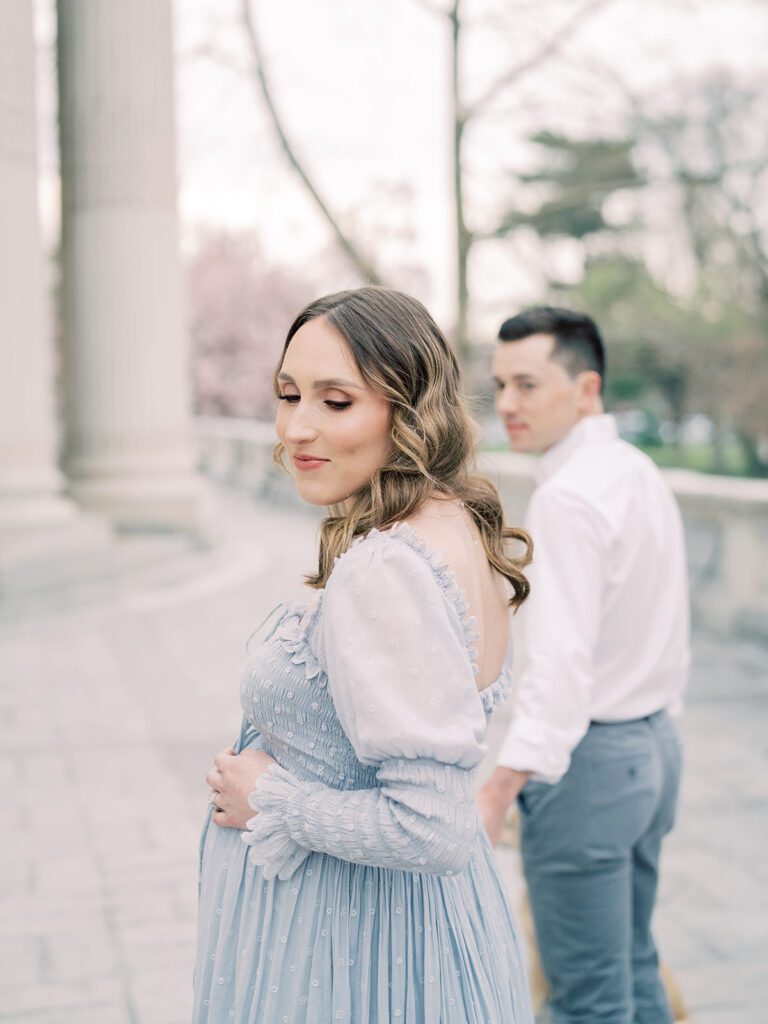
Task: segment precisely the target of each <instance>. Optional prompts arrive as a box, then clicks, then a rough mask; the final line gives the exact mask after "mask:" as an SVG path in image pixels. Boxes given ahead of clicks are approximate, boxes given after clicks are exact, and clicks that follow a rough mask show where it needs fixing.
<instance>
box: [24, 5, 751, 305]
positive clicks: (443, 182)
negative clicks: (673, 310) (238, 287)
mask: <svg viewBox="0 0 768 1024" xmlns="http://www.w3.org/2000/svg"><path fill="white" fill-rule="evenodd" d="M430 2H431V3H432V5H433V6H438V5H439V4H440V3H441V2H445V0H430ZM582 5H583V0H578V2H576V0H536V2H533V0H465V3H464V7H465V10H466V12H467V15H468V17H469V18H471V19H472V21H473V23H475V28H474V29H473V31H472V32H471V33H468V35H467V40H466V42H467V45H466V50H465V78H466V88H467V92H468V95H470V96H472V95H477V94H478V93H480V92H482V89H483V87H484V86H485V85H487V84H488V83H489V82H490V81H492V80H493V79H494V78H495V77H496V75H497V74H498V73H499V71H501V70H502V69H503V68H504V67H505V66H507V65H508V64H509V63H511V62H513V61H516V60H520V59H521V58H523V57H525V56H526V55H527V54H529V53H531V52H532V51H533V50H535V49H536V48H537V46H538V45H540V43H541V40H543V39H544V38H546V37H547V34H548V33H549V32H551V31H552V28H553V27H554V26H556V25H558V24H561V23H562V21H563V20H564V19H565V18H567V17H568V16H569V13H571V12H573V11H574V10H575V9H577V8H579V7H580V6H582ZM36 6H37V13H38V19H37V27H38V40H39V47H40V56H41V60H40V88H39V103H40V109H41V123H40V141H41V202H42V206H43V211H44V217H45V223H46V233H47V237H48V239H49V240H50V239H51V237H52V235H53V234H55V225H56V214H55V210H56V202H57V169H56V159H55V132H54V128H53V125H54V110H55V100H54V94H53V84H52V83H53V75H52V51H53V33H54V19H53V14H52V9H53V4H52V0H36ZM254 7H258V22H259V26H260V31H261V35H262V38H263V45H264V49H265V51H266V54H267V57H268V62H269V70H270V75H271V77H272V80H273V87H274V93H275V96H276V99H277V101H278V103H279V106H280V109H281V111H282V113H283V115H284V119H285V123H286V127H287V129H288V131H289V133H290V135H291V137H292V138H293V139H294V140H295V142H296V145H297V148H298V149H299V150H300V152H301V154H302V156H303V157H304V158H305V159H306V161H307V164H308V165H309V167H310V168H311V169H312V171H313V173H314V174H315V176H316V177H317V180H318V182H319V184H320V186H321V187H322V189H323V190H324V191H325V192H326V194H327V195H328V196H329V199H330V201H331V203H333V204H334V205H335V206H336V207H338V208H339V209H341V210H342V211H346V212H347V213H348V214H349V215H350V216H353V217H354V219H355V221H356V222H357V223H358V224H360V225H361V226H362V230H363V232H364V236H365V239H366V241H367V243H368V244H369V246H370V247H371V248H372V250H373V251H374V254H376V253H377V252H379V253H383V254H384V259H385V260H386V259H389V258H392V257H397V258H401V259H403V260H404V261H409V262H415V263H420V264H422V265H424V266H425V268H426V269H427V272H428V276H429V282H430V286H429V294H428V295H424V296H422V297H424V298H426V299H428V301H429V302H430V304H431V305H432V307H433V309H435V311H436V312H437V314H438V315H448V313H447V311H448V297H449V294H450V288H451V283H452V265H453V260H452V246H451V230H452V216H453V215H452V208H451V202H450V163H449V153H450V125H449V119H448V107H447V98H448V88H447V87H448V62H447V61H448V46H447V43H448V39H447V35H446V27H445V23H444V20H443V19H441V18H438V17H435V16H433V15H431V14H429V13H428V12H427V11H426V10H425V9H424V7H423V5H422V4H421V3H419V0H261V2H259V3H258V5H256V4H254ZM238 8H239V0H176V3H175V4H174V16H175V32H176V51H177V53H176V58H177V59H176V88H177V134H178V141H179V184H180V191H179V207H180V213H181V221H182V230H183V239H184V244H185V246H187V247H189V246H190V245H192V244H193V243H194V237H195V234H196V232H197V231H198V230H199V229H200V228H201V227H202V226H204V225H208V226H212V225H213V226H216V225H221V226H228V227H230V228H233V229H250V228H252V229H254V230H256V231H257V232H258V233H259V235H260V236H261V238H262V241H263V244H264V247H265V249H266V251H267V252H268V254H269V255H270V257H271V258H273V259H275V260H279V261H281V262H284V263H285V264H286V265H287V266H288V267H291V266H296V267H299V266H302V265H303V264H304V263H305V262H306V261H307V260H310V259H312V257H313V256H316V255H317V254H318V253H320V252H322V250H323V248H324V246H326V245H327V242H328V235H327V232H326V229H325V228H324V226H323V225H322V223H321V222H320V220H319V218H318V216H317V215H316V214H315V212H314V210H313V209H312V207H311V206H310V205H309V203H308V201H307V200H306V198H305V197H304V195H303V193H302V191H301V189H300V187H299V186H298V185H297V184H296V182H295V180H294V178H293V176H292V172H291V171H290V169H289V168H288V167H287V165H286V163H285V161H284V159H283V157H282V154H281V153H280V152H279V150H278V148H277V146H276V143H275V140H274V138H273V136H272V133H271V130H270V126H269V124H268V122H267V119H266V117H265V115H264V111H263V108H262V104H261V102H260V98H259V97H258V95H257V94H256V92H255V90H254V88H253V85H252V83H251V82H250V81H249V80H248V78H247V76H246V75H245V74H243V73H242V72H239V71H238V70H237V67H238V65H240V66H243V64H244V56H245V50H244V48H243V45H242V32H241V29H240V27H239V25H238V23H237V18H238ZM485 19H491V20H490V21H486V20H485ZM766 44H768V4H766V3H765V2H762V0H752V2H749V0H613V2H608V3H606V5H605V7H604V8H603V10H602V11H601V12H600V13H599V14H598V15H596V16H595V17H594V18H593V19H591V20H590V21H589V22H588V23H587V24H585V25H584V27H583V28H581V29H580V30H579V31H578V32H576V33H575V34H574V36H573V38H572V39H570V40H569V42H568V43H567V45H566V46H564V47H563V49H562V55H561V56H560V57H559V58H558V59H557V60H553V61H550V62H549V63H548V64H547V65H546V66H545V67H543V68H542V69H541V70H540V71H538V72H537V73H536V74H533V75H530V76H528V77H527V78H526V80H525V83H524V85H523V86H522V87H521V88H518V89H516V90H515V91H514V92H510V93H509V95H508V96H507V97H505V98H503V99H502V100H501V101H500V102H499V103H498V104H496V105H495V106H494V108H493V110H492V113H491V115H489V116H488V117H487V118H485V119H484V120H483V121H482V122H481V123H479V124H478V125H477V127H476V128H474V129H473V131H474V133H475V134H474V138H473V139H472V140H471V147H470V148H469V150H468V164H469V166H468V170H469V172H470V184H471V190H472V199H473V205H474V212H475V214H476V216H477V217H479V218H481V219H482V215H483V212H484V211H485V209H486V208H487V209H488V210H489V211H490V209H491V208H492V207H494V206H495V204H496V202H497V200H498V197H499V194H501V193H503V192H504V190H505V189H506V188H507V187H508V185H507V174H506V171H507V169H508V168H515V169H519V168H520V167H521V166H524V165H525V163H526V161H530V152H529V151H528V150H527V149H526V147H525V144H524V138H525V134H526V131H527V130H529V129H530V128H532V127H537V126H540V125H542V124H547V125H549V126H550V127H562V128H565V129H571V130H576V131H585V132H590V133H593V134H597V133H600V132H610V131H612V130H616V128H617V127H618V126H619V125H620V119H621V115H622V112H623V111H624V110H625V109H626V104H625V101H624V98H623V96H622V94H621V90H620V89H619V88H618V87H617V86H615V85H613V84H612V82H611V78H610V77H609V76H608V74H606V73H605V72H603V71H598V70H594V69H592V65H599V66H601V67H602V66H605V67H607V68H610V69H613V72H614V73H616V74H618V75H619V76H620V77H621V78H622V79H623V80H624V81H625V82H626V83H627V84H628V86H629V87H630V88H631V89H633V90H636V91H639V92H641V93H643V94H653V95H655V96H656V97H657V98H658V101H659V102H663V101H664V99H665V94H666V93H668V92H669V90H670V89H672V88H673V85H674V83H676V82H677V83H679V82H680V81H682V80H685V79H686V78H691V77H693V76H696V75H699V74H701V73H703V72H704V71H707V70H714V69H716V68H727V69H731V70H732V71H734V72H736V73H738V74H739V75H742V76H749V75H753V76H754V75H757V74H759V73H760V72H761V71H762V73H765V66H766V57H765V54H766ZM203 49H205V50H208V51H211V50H212V51H213V52H214V53H215V54H216V56H215V57H213V58H212V57H210V56H204V55H202V54H201V50H203ZM587 66H589V68H590V70H587ZM667 98H668V97H667ZM755 130H756V131H760V132H763V133H764V132H765V130H766V126H765V125H759V126H757V125H756V126H755ZM393 191H394V192H396V195H394V194H393ZM515 259H517V260H518V265H515ZM476 269H477V270H478V272H482V277H483V280H484V281H487V288H488V294H489V295H491V294H497V293H498V295H499V296H504V295H506V294H507V292H510V293H511V292H516V293H517V294H516V295H515V296H513V297H514V298H522V299H525V298H527V296H526V295H525V291H526V288H529V287H531V282H530V281H529V280H527V279H526V275H525V273H524V270H523V268H521V267H520V266H519V255H518V256H517V257H515V256H512V255H511V254H509V253H505V251H503V250H501V249H500V250H498V251H497V252H495V253H493V254H490V253H488V254H486V255H485V256H482V257H480V259H479V261H478V265H477V267H476ZM344 283H346V282H340V284H344Z"/></svg>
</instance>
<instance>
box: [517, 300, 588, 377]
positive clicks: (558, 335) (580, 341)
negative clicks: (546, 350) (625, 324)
mask: <svg viewBox="0 0 768 1024" xmlns="http://www.w3.org/2000/svg"><path fill="white" fill-rule="evenodd" d="M532 334H551V335H552V336H553V337H554V339H555V345H554V348H553V349H552V359H556V360H557V361H558V362H559V363H561V364H562V366H563V367H564V368H565V370H566V371H567V372H568V373H569V374H570V376H571V377H575V376H576V374H577V373H582V372H583V371H584V370H594V371H595V372H596V373H599V374H600V378H601V380H602V379H603V378H604V377H605V348H604V347H603V339H602V338H601V337H600V331H599V330H598V328H597V324H596V323H595V321H594V320H593V319H592V317H590V316H587V315H586V313H576V312H574V311H573V310H572V309H561V308H559V307H557V306H532V307H531V308H530V309H524V310H523V312H522V313H518V314H517V316H512V317H510V318H509V320H505V321H504V323H503V324H502V325H501V328H500V330H499V341H521V340H522V339H523V338H529V337H530V336H531V335H532Z"/></svg>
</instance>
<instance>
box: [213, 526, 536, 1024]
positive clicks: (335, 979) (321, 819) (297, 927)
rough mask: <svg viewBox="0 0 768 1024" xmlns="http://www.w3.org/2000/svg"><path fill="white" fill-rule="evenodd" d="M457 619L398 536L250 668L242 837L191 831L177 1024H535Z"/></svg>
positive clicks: (342, 574) (411, 545)
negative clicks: (486, 805)
mask: <svg viewBox="0 0 768 1024" xmlns="http://www.w3.org/2000/svg"><path fill="white" fill-rule="evenodd" d="M472 621H473V620H470V618H469V616H468V609H467V604H466V600H465V599H464V596H463V594H462V592H461V591H460V589H459V588H458V586H457V585H456V583H455V581H454V579H453V577H452V575H451V573H450V571H449V570H448V569H447V567H445V566H443V565H441V564H440V562H439V559H438V557H437V556H436V555H434V554H432V553H431V552H430V551H429V550H428V549H427V548H426V547H425V546H424V544H423V542H422V541H421V540H420V538H419V537H418V535H417V534H416V533H415V532H414V531H413V530H412V529H411V528H410V527H409V526H407V525H406V524H399V525H397V526H395V527H393V528H392V529H389V530H386V531H378V530H372V531H371V532H370V533H368V534H367V535H366V536H365V537H363V538H360V539H358V540H357V541H356V542H355V543H354V544H353V545H352V546H351V547H350V548H349V550H348V551H346V552H345V553H344V554H343V555H342V556H341V557H340V558H339V559H337V561H336V564H335V566H334V569H333V572H332V574H331V576H330V578H329V580H328V584H327V586H326V588H325V589H324V590H322V591H318V592H317V594H316V595H315V600H314V601H313V602H311V604H310V605H301V606H297V605H294V606H291V607H288V608H286V609H284V610H283V612H282V614H281V615H280V617H279V620H278V622H277V624H276V626H275V628H274V629H273V631H272V633H271V634H270V636H269V637H268V638H267V639H266V641H265V642H264V643H263V644H262V646H261V647H260V648H259V650H258V651H257V652H256V653H255V654H254V656H253V657H252V658H251V659H250V661H249V663H248V665H247V668H246V672H245V676H244V678H243V683H242V688H241V693H242V703H243V708H244V712H245V721H246V723H247V724H246V728H245V729H244V734H243V736H242V737H241V746H250V747H253V748H259V749H262V750H265V751H266V752H267V753H268V754H270V755H271V756H272V757H273V758H275V760H276V761H277V762H278V764H277V765H276V766H273V767H272V768H270V769H269V771H268V772H266V773H265V774H264V775H262V776H261V778H260V779H259V780H258V782H257V783H256V786H255V789H254V792H253V793H252V794H251V798H250V802H251V805H252V806H253V808H254V810H256V811H257V812H258V813H257V814H256V816H255V817H254V818H252V819H251V820H250V822H249V823H248V831H247V832H240V831H239V830H237V829H228V828H221V827H218V826H216V825H212V824H210V821H209V822H208V823H207V824H206V828H205V830H204V833H203V839H202V845H201V876H200V904H199V932H198V952H197V961H196V967H195V1003H194V1017H193V1021H194V1024H230V1022H232V1021H234V1022H236V1024H325V1022H328V1024H335V1022H338V1021H343V1022H344V1024H390V1022H393V1024H481V1022H482V1024H532V1020H533V1017H532V1014H531V1009H530V1004H529V998H528V991H527V986H526V980H525V976H524V972H523V967H522V958H521V954H520V951H519V948H518V943H517V938H516V935H515V928H514V924H513V920H512V916H511V913H510V910H509V906H508V903H507V899H506V896H505V894H504V891H503V889H502V885H501V881H500V879H499V876H498V873H497V869H496V866H495V863H494V860H493V854H492V850H491V847H490V844H489V842H488V838H487V836H486V835H485V833H484V832H483V830H482V828H481V827H480V824H479V818H478V813H477V810H476V805H475V802H474V791H475V782H476V778H475V776H476V768H477V765H478V763H479V762H480V761H481V759H482V757H483V755H484V754H485V751H486V748H485V746H484V743H483V739H484V735H485V729H486V716H487V715H489V714H490V713H491V712H492V711H493V708H494V705H495V704H496V703H498V702H499V701H501V700H502V699H503V698H504V696H505V694H506V690H507V688H508V686H509V670H508V668H505V669H504V671H503V672H502V674H501V675H500V677H499V678H498V679H497V680H496V681H495V682H494V683H493V684H492V685H491V686H489V687H487V688H486V689H485V690H484V691H482V692H481V693H479V692H478V690H477V685H476V674H477V668H476V657H475V644H476V640H477V637H476V634H475V633H474V630H473V625H472Z"/></svg>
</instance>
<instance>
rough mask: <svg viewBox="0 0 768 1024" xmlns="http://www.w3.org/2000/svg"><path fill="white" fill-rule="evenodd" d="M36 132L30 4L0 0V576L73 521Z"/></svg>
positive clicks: (45, 545) (39, 550)
mask: <svg viewBox="0 0 768 1024" xmlns="http://www.w3.org/2000/svg"><path fill="white" fill-rule="evenodd" d="M36 132H37V116H36V105H35V45H34V26H33V5H32V4H31V3H18V2H15V0H0V569H3V568H7V567H8V566H11V565H16V564H23V563H24V561H25V560H26V559H27V557H28V556H29V555H33V556H34V555H35V554H37V553H42V552H44V551H45V550H47V549H48V547H49V542H50V540H51V538H52V537H53V538H54V543H57V542H58V541H57V540H56V538H60V537H61V535H63V534H66V533H68V531H69V529H70V527H71V526H72V525H74V524H76V521H77V519H78V516H77V510H76V509H75V507H74V506H73V505H72V503H71V502H69V501H67V500H66V499H65V498H64V497H63V496H62V494H61V490H62V479H61V476H60V474H59V472H58V469H57V468H56V430H55V417H54V399H53V352H52V345H51V338H50V334H51V331H50V328H51V322H50V320H51V318H50V305H49V301H48V298H47V294H46V293H47V285H46V282H45V274H44V264H43V253H42V249H41V238H40V223H39V210H38V200H37V144H36Z"/></svg>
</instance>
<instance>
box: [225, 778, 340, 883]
mask: <svg viewBox="0 0 768 1024" xmlns="http://www.w3.org/2000/svg"><path fill="white" fill-rule="evenodd" d="M319 788H322V787H321V786H320V785H319V784H318V785H316V786H313V785H312V784H306V783H305V784H302V783H300V782H299V781H298V779H296V778H294V776H293V775H291V773H290V772H288V771H286V770H285V769H284V768H281V767H280V766H279V765H272V766H271V767H270V768H268V769H267V771H265V772H264V773H263V774H262V775H261V776H260V777H259V779H258V780H257V782H256V788H255V789H254V790H253V792H252V793H251V794H250V795H249V797H248V803H249V805H250V806H251V807H252V808H253V810H254V811H256V812H257V813H256V816H255V817H253V818H250V819H249V820H248V822H247V823H246V824H247V826H248V831H247V832H243V833H242V839H243V842H244V843H247V844H248V846H249V847H250V849H249V850H248V859H249V860H250V862H251V863H252V864H259V865H261V867H262V869H263V874H264V878H265V879H270V878H275V877H277V878H279V879H281V880H282V881H285V879H287V878H290V877H291V875H292V874H293V873H294V871H295V870H296V868H298V866H299V865H300V864H301V863H303V861H305V860H306V859H307V857H308V856H309V854H310V852H311V851H310V850H309V849H307V848H306V847H304V846H302V845H301V844H300V843H299V842H297V840H298V839H299V838H300V833H299V831H298V829H297V828H294V830H293V834H291V824H290V823H291V820H292V819H298V818H299V817H300V815H301V813H302V812H301V807H300V805H299V801H303V800H304V799H306V796H307V790H312V789H319Z"/></svg>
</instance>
